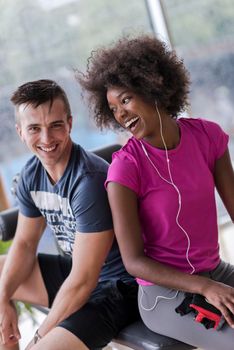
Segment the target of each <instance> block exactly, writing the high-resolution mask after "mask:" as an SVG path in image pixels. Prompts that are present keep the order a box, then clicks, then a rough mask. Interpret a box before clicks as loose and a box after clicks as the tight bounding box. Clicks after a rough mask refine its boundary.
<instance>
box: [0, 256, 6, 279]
mask: <svg viewBox="0 0 234 350" xmlns="http://www.w3.org/2000/svg"><path fill="white" fill-rule="evenodd" d="M5 261H6V255H0V274H1V273H2V269H3V266H4V264H5Z"/></svg>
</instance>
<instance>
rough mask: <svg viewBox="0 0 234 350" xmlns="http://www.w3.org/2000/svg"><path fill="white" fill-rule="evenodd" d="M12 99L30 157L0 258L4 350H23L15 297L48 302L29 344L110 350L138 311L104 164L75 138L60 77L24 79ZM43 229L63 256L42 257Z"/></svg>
mask: <svg viewBox="0 0 234 350" xmlns="http://www.w3.org/2000/svg"><path fill="white" fill-rule="evenodd" d="M11 101H12V102H13V104H14V105H15V114H16V129H17V132H18V134H19V136H20V138H21V140H22V141H23V142H24V143H25V144H26V146H27V147H28V148H29V150H30V151H31V152H32V153H33V154H34V156H33V157H32V158H31V159H30V160H29V161H28V162H27V164H26V165H25V166H24V168H23V169H22V172H21V176H20V180H19V184H18V189H17V197H18V202H19V217H18V224H17V229H16V234H15V238H14V240H13V244H12V246H11V249H10V251H9V253H8V255H7V257H1V260H0V263H1V269H2V273H1V279H0V340H1V344H2V347H0V349H6V348H9V347H11V348H12V349H13V348H14V349H18V340H19V339H20V332H19V329H18V322H17V315H16V311H15V308H14V304H13V300H22V301H27V302H30V303H33V304H39V305H42V306H46V307H49V308H50V311H49V313H48V316H47V317H46V318H45V320H44V322H43V323H42V324H41V325H40V327H39V329H38V330H37V332H36V334H35V335H34V337H33V339H32V341H31V342H30V343H29V344H28V346H27V350H29V349H33V350H38V349H43V350H52V349H53V350H54V349H55V346H56V350H65V349H69V350H73V349H87V348H89V349H95V348H101V347H104V346H105V345H106V344H108V342H109V341H110V340H111V339H112V338H113V337H114V336H115V335H116V334H117V333H118V332H119V331H120V330H121V329H122V328H123V327H124V326H126V325H127V324H129V323H130V322H132V321H133V320H134V319H136V318H137V317H138V310H137V300H136V299H137V287H136V284H135V281H134V279H133V278H132V277H131V276H130V275H129V274H128V273H127V272H126V270H125V269H124V266H123V264H122V260H121V257H120V254H119V249H118V246H117V243H116V241H115V240H114V234H113V229H112V219H111V213H110V208H109V204H108V200H107V195H106V192H105V189H104V181H105V179H106V172H107V168H108V164H107V163H106V162H105V161H104V160H102V159H101V158H99V157H97V156H95V155H94V154H92V153H89V152H86V151H85V150H84V149H83V148H82V147H81V146H79V145H77V144H75V143H73V141H72V140H71V137H70V132H71V128H72V116H71V110H70V106H69V102H68V99H67V96H66V94H65V92H64V91H63V89H62V88H61V87H60V86H59V85H58V84H57V83H56V82H54V81H51V80H38V81H33V82H29V83H26V84H24V85H22V86H20V87H19V88H18V89H17V90H16V91H15V92H14V94H13V96H12V98H11ZM46 226H50V228H51V230H52V231H53V233H54V235H55V237H56V239H57V241H58V244H59V246H60V249H61V254H60V255H58V256H54V255H50V254H47V255H46V254H39V255H38V256H37V246H38V242H39V240H40V238H41V236H42V234H43V231H44V229H45V227H46ZM55 344H56V345H55Z"/></svg>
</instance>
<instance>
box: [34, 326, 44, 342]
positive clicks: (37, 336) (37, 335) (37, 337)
mask: <svg viewBox="0 0 234 350" xmlns="http://www.w3.org/2000/svg"><path fill="white" fill-rule="evenodd" d="M41 338H42V336H41V335H40V334H39V331H38V329H37V330H36V332H35V334H34V337H33V342H34V344H36V343H38V342H39V340H40V339H41Z"/></svg>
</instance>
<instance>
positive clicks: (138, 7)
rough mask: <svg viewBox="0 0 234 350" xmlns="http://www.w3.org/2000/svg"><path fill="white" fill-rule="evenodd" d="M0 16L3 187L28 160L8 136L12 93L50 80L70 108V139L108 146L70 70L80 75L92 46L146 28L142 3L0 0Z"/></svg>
mask: <svg viewBox="0 0 234 350" xmlns="http://www.w3.org/2000/svg"><path fill="white" fill-rule="evenodd" d="M0 13H1V21H0V41H1V51H0V62H1V74H0V113H1V121H2V125H1V131H0V148H1V152H0V163H1V173H2V174H3V176H4V180H5V181H6V182H7V186H8V187H9V186H10V185H9V183H10V181H11V179H12V178H13V176H14V174H15V173H16V172H17V171H19V170H20V169H21V167H22V165H23V164H24V162H25V160H26V159H27V158H28V157H29V155H28V154H27V150H26V149H25V147H24V146H23V144H22V143H21V142H20V140H19V139H18V137H17V136H16V132H15V130H14V112H13V107H12V105H11V103H10V101H9V99H10V96H11V93H12V92H13V91H14V90H15V89H16V87H17V86H19V85H20V84H23V83H24V82H26V81H30V80H34V79H40V78H50V79H54V80H56V81H57V82H58V83H59V84H61V85H62V86H63V87H64V89H65V91H66V92H67V94H68V97H69V100H70V102H71V107H72V112H73V117H74V126H73V133H72V136H73V139H74V140H75V141H76V142H78V143H80V144H81V145H83V146H84V147H86V148H88V149H92V148H94V147H96V146H101V145H104V144H107V143H110V142H114V141H115V140H116V137H117V136H116V135H115V134H114V133H112V132H110V131H108V132H103V133H101V132H100V131H98V130H97V128H96V126H94V125H93V123H92V121H91V118H89V117H88V109H87V106H86V105H85V103H84V101H82V99H81V97H80V89H79V86H78V84H77V83H76V81H75V78H74V69H76V68H77V67H78V68H80V69H85V67H86V62H87V58H88V57H89V55H90V52H91V50H93V49H95V48H96V47H97V46H100V45H106V44H108V43H111V42H112V41H114V40H115V39H116V38H118V37H119V36H120V35H121V34H123V33H135V32H145V31H150V24H149V19H148V13H147V9H146V6H145V2H144V0H142V1H135V0H128V1H126V0H112V1H109V0H95V1H94V0H35V1H30V0H11V1H7V0H2V1H1V2H0ZM9 140H10V142H9Z"/></svg>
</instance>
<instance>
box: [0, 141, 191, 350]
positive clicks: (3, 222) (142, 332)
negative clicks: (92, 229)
mask: <svg viewBox="0 0 234 350" xmlns="http://www.w3.org/2000/svg"><path fill="white" fill-rule="evenodd" d="M120 147H121V146H120V145H111V146H107V147H103V148H99V149H97V150H94V151H93V152H94V153H96V154H98V155H99V156H100V157H102V158H104V159H106V160H107V161H108V162H110V161H111V155H112V153H113V152H114V151H116V150H118V149H119V148H120ZM17 216H18V209H17V208H11V209H7V210H4V211H2V212H0V239H1V240H3V241H7V240H10V239H12V238H13V237H14V234H15V229H16V225H17ZM39 251H40V252H42V253H43V252H44V253H48V252H50V253H53V254H58V249H57V246H56V243H55V241H54V239H53V236H52V233H51V232H50V231H49V230H46V231H45V233H44V234H43V236H42V239H41V241H40V244H39ZM39 310H41V311H43V312H45V313H46V312H47V311H48V309H44V308H41V307H39ZM113 342H114V343H115V344H122V345H125V346H128V347H130V348H132V349H136V350H157V349H163V350H190V349H196V348H194V347H193V346H191V345H187V344H184V343H182V342H179V341H177V340H175V339H172V338H169V337H165V336H162V335H160V334H157V333H154V332H152V331H150V330H149V329H148V328H147V327H146V326H145V325H144V324H143V322H142V321H137V322H135V323H133V324H131V325H129V326H128V327H125V328H124V329H123V330H122V331H121V332H120V333H119V334H118V336H117V337H116V338H115V339H113Z"/></svg>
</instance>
